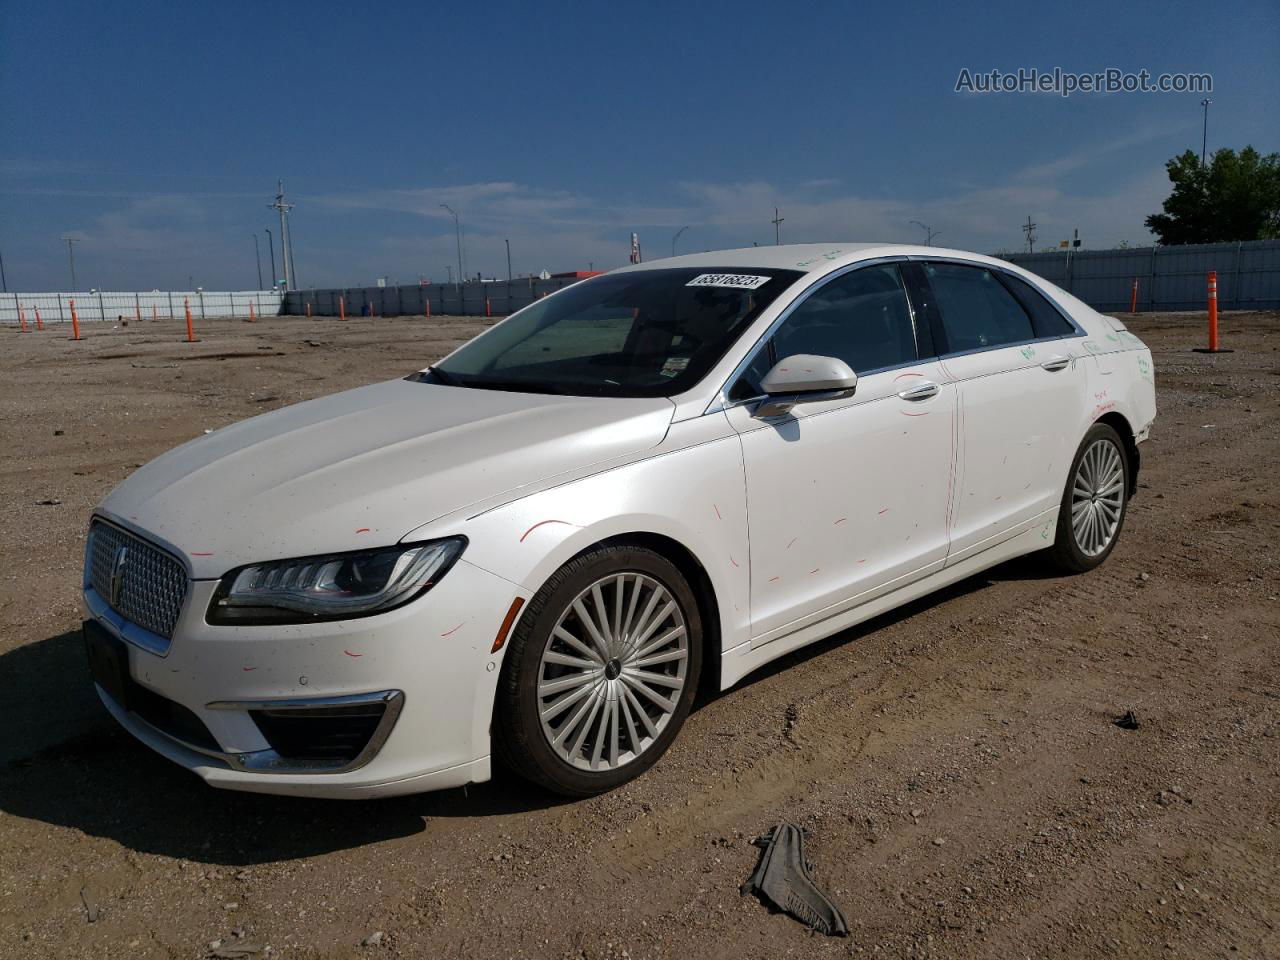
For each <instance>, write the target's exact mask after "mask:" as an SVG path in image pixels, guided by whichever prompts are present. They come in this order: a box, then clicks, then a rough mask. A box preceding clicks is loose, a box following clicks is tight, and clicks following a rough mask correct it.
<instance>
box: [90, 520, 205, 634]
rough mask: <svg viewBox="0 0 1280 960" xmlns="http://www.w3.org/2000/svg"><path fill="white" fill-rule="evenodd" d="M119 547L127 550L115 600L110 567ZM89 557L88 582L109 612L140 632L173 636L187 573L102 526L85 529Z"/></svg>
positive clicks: (162, 555)
mask: <svg viewBox="0 0 1280 960" xmlns="http://www.w3.org/2000/svg"><path fill="white" fill-rule="evenodd" d="M121 547H124V548H125V554H124V563H123V576H122V577H121V578H120V591H119V596H117V597H116V598H115V599H114V601H113V599H112V596H111V578H112V572H113V569H112V568H113V567H114V566H115V563H116V556H117V555H118V553H119V550H120V548H121ZM88 555H89V570H88V574H89V576H88V580H89V583H90V585H91V586H92V587H93V589H94V590H95V591H96V592H97V594H98V596H100V597H101V598H102V599H103V600H104V601H105V602H106V603H107V605H108V606H110V607H111V609H112V610H114V611H115V612H116V613H118V614H120V616H122V617H124V618H125V619H126V620H129V621H131V622H133V623H136V624H137V625H138V626H140V627H142V628H143V629H144V630H150V631H151V632H152V633H154V634H158V635H159V636H161V637H164V638H165V639H170V638H172V637H173V628H174V627H175V626H177V623H178V614H179V612H181V610H182V601H183V599H184V598H185V597H186V594H187V574H186V571H185V570H184V569H183V567H182V564H181V563H179V562H178V561H177V560H176V559H174V557H173V556H171V555H170V554H168V553H166V552H165V551H163V550H161V549H160V548H159V547H155V546H152V545H151V544H149V543H147V542H146V541H145V540H140V539H138V538H137V537H135V536H133V535H132V534H128V533H125V532H124V531H123V530H121V529H119V528H118V527H113V526H111V525H110V524H106V523H103V522H101V521H95V522H94V524H93V526H91V527H90V528H89V551H88Z"/></svg>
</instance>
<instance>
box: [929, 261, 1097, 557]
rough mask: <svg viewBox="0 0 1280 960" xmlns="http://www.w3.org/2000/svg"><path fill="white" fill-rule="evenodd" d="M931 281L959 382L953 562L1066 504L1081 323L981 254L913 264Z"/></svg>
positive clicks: (949, 362)
mask: <svg viewBox="0 0 1280 960" xmlns="http://www.w3.org/2000/svg"><path fill="white" fill-rule="evenodd" d="M913 269H917V270H919V271H920V274H921V278H922V279H923V281H924V283H926V284H927V291H928V294H927V295H928V298H929V304H928V309H929V310H930V312H931V316H932V319H933V321H934V323H935V326H934V335H935V340H936V341H937V346H938V352H939V355H940V357H939V362H940V363H941V365H942V368H943V370H944V372H945V375H946V377H947V378H948V380H950V381H952V382H954V384H955V385H956V389H957V392H958V406H959V430H958V439H959V445H958V449H957V463H956V487H955V498H954V499H955V503H954V506H953V508H952V511H951V518H950V552H949V554H948V563H955V562H958V561H960V560H963V559H964V558H965V557H968V556H972V555H973V554H975V553H979V552H981V551H982V550H984V549H986V548H988V547H991V546H994V545H996V544H997V543H999V542H1000V541H1002V540H1004V539H1007V538H1008V537H1010V536H1013V535H1015V534H1017V533H1020V532H1022V531H1023V530H1025V529H1026V528H1027V527H1028V526H1030V525H1031V524H1032V523H1033V522H1034V521H1035V520H1036V519H1037V518H1040V517H1041V516H1042V514H1044V512H1045V511H1047V510H1050V509H1052V508H1053V507H1055V506H1057V505H1058V504H1059V502H1060V501H1061V498H1062V492H1063V485H1064V483H1065V482H1066V475H1067V471H1068V469H1069V467H1070V462H1071V458H1072V457H1073V456H1074V453H1075V449H1076V445H1077V444H1078V443H1079V441H1080V430H1081V416H1082V411H1083V409H1084V406H1085V396H1084V394H1085V386H1086V384H1085V371H1084V368H1083V366H1082V365H1081V364H1080V363H1079V362H1078V354H1079V349H1078V345H1077V340H1076V337H1077V331H1076V330H1075V328H1074V327H1073V325H1072V324H1071V323H1070V321H1068V320H1067V319H1066V318H1065V317H1064V316H1062V314H1061V313H1060V312H1059V311H1057V310H1056V309H1055V308H1053V307H1052V305H1051V304H1049V303H1048V301H1046V300H1045V299H1044V297H1043V296H1042V295H1041V294H1039V293H1038V292H1037V291H1035V290H1034V289H1033V288H1032V287H1031V286H1030V285H1029V284H1027V283H1026V282H1025V281H1023V280H1021V279H1020V278H1017V277H1014V276H1012V275H1011V274H1007V273H1005V272H1004V271H999V270H995V269H988V268H987V267H985V266H982V265H978V264H967V263H958V262H944V261H937V262H925V263H923V264H920V265H913Z"/></svg>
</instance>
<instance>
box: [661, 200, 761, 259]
mask: <svg viewBox="0 0 1280 960" xmlns="http://www.w3.org/2000/svg"><path fill="white" fill-rule="evenodd" d="M775 212H776V211H775ZM688 229H689V228H688V227H681V228H680V229H679V230H677V231H676V235H675V236H674V237H672V238H671V255H672V256H673V257H674V256H675V255H676V241H677V240H679V239H680V234H682V233H684V232H685V231H686V230H688Z"/></svg>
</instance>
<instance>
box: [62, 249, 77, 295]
mask: <svg viewBox="0 0 1280 960" xmlns="http://www.w3.org/2000/svg"><path fill="white" fill-rule="evenodd" d="M62 239H63V240H65V241H67V260H69V261H70V263H71V292H72V293H74V292H75V289H76V251H75V248H74V247H72V246H71V245H72V244H73V243H79V242H80V238H79V237H63V238H62Z"/></svg>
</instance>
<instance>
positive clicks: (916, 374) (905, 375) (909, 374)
mask: <svg viewBox="0 0 1280 960" xmlns="http://www.w3.org/2000/svg"><path fill="white" fill-rule="evenodd" d="M923 376H924V374H923V373H900V374H898V375H897V376H896V377H894V378H893V382H894V383H897V382H898V381H899V380H901V379H902V378H903V377H923Z"/></svg>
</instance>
